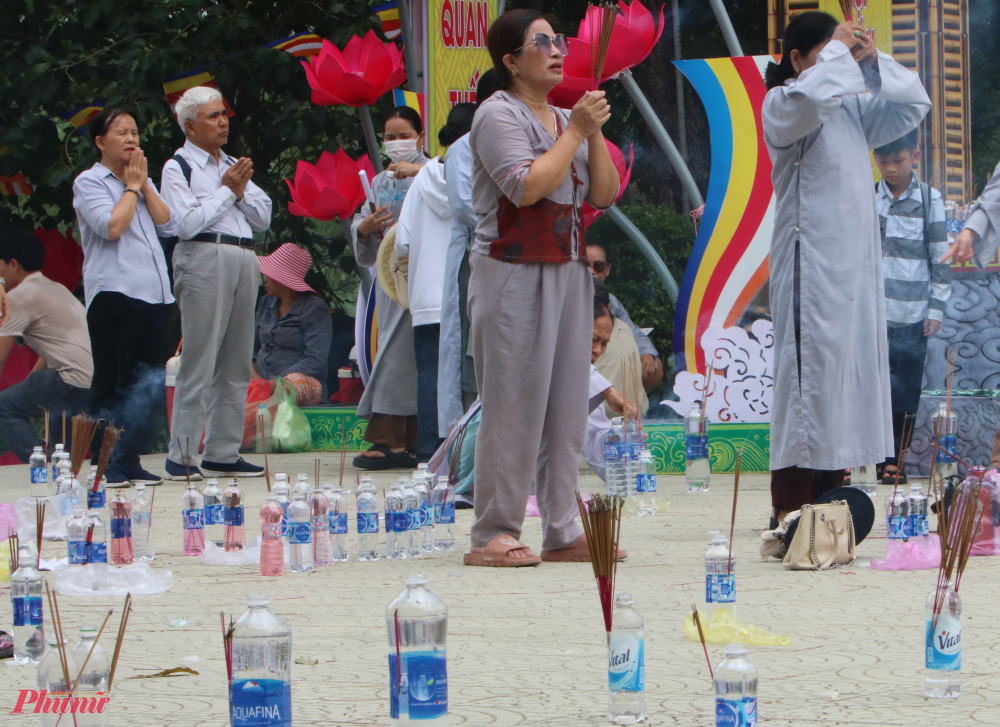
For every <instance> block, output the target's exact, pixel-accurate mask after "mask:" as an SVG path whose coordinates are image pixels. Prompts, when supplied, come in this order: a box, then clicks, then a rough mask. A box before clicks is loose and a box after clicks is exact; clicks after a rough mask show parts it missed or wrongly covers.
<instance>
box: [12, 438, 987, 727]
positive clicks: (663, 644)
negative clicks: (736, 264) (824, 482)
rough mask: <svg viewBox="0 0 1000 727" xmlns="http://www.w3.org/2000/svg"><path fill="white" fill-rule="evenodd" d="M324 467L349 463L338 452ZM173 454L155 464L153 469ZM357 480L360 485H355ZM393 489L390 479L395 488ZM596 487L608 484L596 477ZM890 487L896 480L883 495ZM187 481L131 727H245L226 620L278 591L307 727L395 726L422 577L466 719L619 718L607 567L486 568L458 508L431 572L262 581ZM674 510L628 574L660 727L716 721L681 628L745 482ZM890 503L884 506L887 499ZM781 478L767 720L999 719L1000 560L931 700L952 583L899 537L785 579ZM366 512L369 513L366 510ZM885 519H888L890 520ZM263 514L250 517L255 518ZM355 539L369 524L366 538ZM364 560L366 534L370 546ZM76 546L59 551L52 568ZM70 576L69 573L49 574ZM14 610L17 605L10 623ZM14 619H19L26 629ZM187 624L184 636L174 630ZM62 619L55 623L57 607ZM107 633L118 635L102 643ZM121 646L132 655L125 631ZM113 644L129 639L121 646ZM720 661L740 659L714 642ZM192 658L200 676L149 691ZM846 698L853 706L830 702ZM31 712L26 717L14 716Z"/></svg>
mask: <svg viewBox="0 0 1000 727" xmlns="http://www.w3.org/2000/svg"><path fill="white" fill-rule="evenodd" d="M323 462H324V473H326V472H331V473H332V472H333V471H334V465H335V462H334V457H332V456H325V457H324V458H323ZM161 464H162V455H160V456H155V457H150V458H147V460H146V465H147V467H149V468H151V469H153V468H155V467H157V466H159V465H161ZM271 465H272V469H273V470H275V471H277V470H284V471H287V472H290V473H295V472H298V471H302V472H312V471H313V460H312V457H311V456H306V455H301V456H294V455H285V456H282V457H277V456H276V457H273V458H271ZM354 475H355V473H354V471H353V470H351V471H349V474H348V476H347V479H349V480H350V481H351V482H353V481H354ZM395 477H398V473H397V474H396V475H394V476H392V477H390V476H388V475H386V476H381V477H377V478H376V484H377V485H379V486H381V485H382V484H387V483H388V482H389V481H390V480H391V479H394V478H395ZM27 480H28V471H27V468H26V467H4V468H2V469H0V493H2V499H3V500H4V501H5V502H12V501H13V500H14V499H15V498H16V497H21V496H24V495H26V494H27V486H26V485H25V484H24V483H25V482H27ZM581 482H582V484H583V487H584V489H588V490H592V491H597V489H598V487H599V481H598V480H597V478H596V477H594V476H592V475H588V476H586V477H583V478H582V479H581ZM246 489H247V493H248V497H247V504H248V508H257V507H259V506H260V505H261V504H262V502H263V500H264V491H265V487H264V483H263V481H259V482H253V481H247V482H246ZM881 489H882V490H888V488H881ZM182 490H183V486H182V485H180V484H166V485H164V486H162V487H160V488H158V490H157V493H158V494H157V495H156V499H155V514H154V521H153V522H154V525H153V531H154V537H155V540H156V546H157V552H158V553H159V555H158V556H157V559H156V564H155V566H156V568H158V569H169V570H171V571H173V573H174V586H173V588H172V590H170V591H169V592H167V593H165V594H161V595H157V596H146V597H141V596H140V597H137V598H136V599H135V603H134V609H135V611H134V613H133V615H132V617H131V620H130V622H129V630H128V634H127V638H126V641H125V645H124V648H123V653H122V657H121V662H120V664H119V667H118V675H117V676H116V679H115V687H114V694H113V701H112V708H113V712H112V715H111V724H112V725H116V726H119V725H121V726H129V727H130V726H133V725H135V726H143V727H145V726H146V725H153V724H156V725H164V727H193V726H195V725H211V726H212V727H221V726H222V725H225V724H228V718H227V697H226V682H225V662H224V659H223V653H222V644H221V637H220V627H219V617H218V613H219V611H220V610H224V611H226V612H227V613H232V614H233V615H234V616H237V617H238V616H239V615H240V614H241V613H242V612H243V611H244V608H245V597H246V595H247V594H248V593H251V592H257V591H266V592H267V593H269V594H270V596H271V598H272V605H271V607H272V609H273V610H274V612H275V613H277V614H278V615H279V616H281V617H282V618H283V619H285V620H286V621H287V622H288V623H289V624H290V625H291V628H292V632H293V638H294V647H293V648H294V654H295V656H297V657H298V656H306V657H312V658H313V659H318V660H319V663H318V664H317V665H315V666H305V665H298V664H296V665H294V666H293V667H292V678H293V681H294V684H293V711H294V715H295V723H296V724H297V725H388V724H389V719H388V674H387V665H386V651H387V638H386V631H385V625H384V618H383V613H384V609H385V606H386V605H387V604H388V603H389V602H390V601H391V600H392V599H393V598H394V597H395V596H396V595H398V593H399V592H400V591H401V590H402V588H403V582H402V578H403V577H404V576H405V575H406V574H407V573H411V572H415V571H416V572H422V573H424V574H426V576H427V578H428V580H429V587H430V588H431V589H432V590H433V591H434V592H435V593H436V594H437V595H438V596H440V597H441V598H442V599H443V600H444V601H445V602H446V603H447V604H448V607H449V616H450V619H449V634H448V655H449V664H448V671H449V682H450V690H449V692H450V694H449V700H450V704H451V724H452V725H475V726H476V727H481V726H487V725H489V726H493V725H495V726H497V727H512V726H514V725H518V726H520V725H526V726H527V725H553V726H564V725H565V726H567V727H569V726H577V725H600V724H604V723H606V721H605V719H604V713H605V707H606V704H607V692H606V685H607V681H606V661H605V659H606V657H605V646H604V644H605V637H604V633H603V622H602V620H601V615H600V608H599V601H598V597H597V590H596V588H595V585H594V581H593V575H592V572H591V570H590V566H589V565H588V564H559V565H552V564H543V565H542V566H540V567H538V568H527V569H503V570H498V569H486V568H466V567H464V566H462V564H461V552H462V550H464V549H465V548H466V547H467V546H468V530H469V525H470V524H471V521H472V517H471V513H470V511H468V510H462V511H459V513H458V522H459V533H460V541H459V544H460V549H459V552H458V553H457V554H449V555H436V556H434V557H430V558H427V559H426V560H423V561H420V562H412V561H405V562H398V561H385V560H382V561H379V562H377V563H358V562H356V561H355V560H353V559H352V560H351V561H350V562H349V563H346V564H342V565H338V566H335V567H330V568H324V569H322V570H319V571H317V572H314V573H312V574H309V575H297V574H288V575H286V576H284V577H282V578H276V579H264V578H262V577H261V576H260V575H259V573H258V572H256V569H254V568H250V567H245V568H223V567H216V568H210V567H207V566H205V565H203V564H202V563H201V561H200V560H199V559H197V558H187V557H185V556H183V555H182V549H181V530H180V527H179V526H180V517H179V513H178V509H179V500H180V496H181V492H182ZM660 491H661V496H662V497H663V498H664V499H666V500H669V501H670V507H669V510H668V512H666V513H661V514H659V515H657V516H656V517H653V518H642V519H639V518H635V517H631V518H628V519H627V520H626V521H625V522H623V526H622V531H623V535H622V544H623V546H624V547H625V548H627V549H628V550H629V552H630V557H629V559H628V561H627V562H625V563H624V564H622V566H621V567H620V568H619V571H618V590H619V592H623V591H631V592H632V593H633V594H635V598H636V603H637V607H638V609H639V610H640V612H641V613H642V615H643V616H644V618H645V621H646V689H647V691H646V699H647V702H648V705H649V712H650V716H649V718H648V720H647V722H646V724H649V725H689V726H695V725H706V726H708V725H713V724H714V706H713V694H712V690H711V684H710V681H709V678H708V672H707V669H706V666H705V660H704V656H703V654H702V651H701V646H700V645H698V644H695V643H693V642H691V641H688V640H687V639H686V638H685V637H684V636H683V634H682V633H681V621H682V619H683V618H684V616H685V615H686V613H687V612H688V610H689V606H690V604H691V603H692V602H695V601H697V602H699V603H700V602H701V600H702V599H703V597H704V586H703V583H704V581H703V572H704V571H703V556H704V552H705V550H706V549H707V548H708V544H709V540H708V535H707V531H708V530H710V529H724V528H725V527H727V526H728V523H729V513H730V507H731V502H732V491H733V485H732V477H722V476H720V477H718V478H716V479H715V481H714V482H713V485H712V489H711V491H710V492H709V493H706V494H702V495H687V494H686V493H684V492H683V479H682V478H680V477H662V478H661V479H660ZM885 494H886V493H885V492H882V493H880V498H879V499H880V501H881V500H884V499H885ZM768 507H769V495H768V488H767V479H766V477H763V476H759V475H758V476H748V477H744V478H743V480H742V483H741V492H740V498H739V512H738V516H737V523H736V535H735V553H736V557H737V559H738V581H737V592H738V594H739V609H740V614H741V616H742V617H743V618H744V619H745V620H747V621H749V622H752V623H756V624H758V625H760V626H763V627H766V628H769V629H772V630H774V631H777V632H780V633H787V634H790V635H791V637H792V646H790V647H773V648H751V649H750V654H749V656H750V658H751V660H752V661H753V662H754V663H755V664H756V665H757V667H758V668H759V670H760V690H759V692H760V694H759V714H760V721H761V723H762V724H769V725H776V726H777V725H796V727H799V726H801V725H813V724H815V725H824V726H826V725H878V726H884V725H907V726H909V725H916V724H931V723H932V721H933V723H936V724H939V725H947V726H948V727H954V726H958V725H979V724H983V725H986V724H989V725H996V724H998V723H1000V711H998V705H1000V688H998V686H997V684H996V683H994V681H993V676H994V675H995V674H996V673H997V671H998V668H1000V650H998V646H997V638H996V634H997V632H998V626H1000V624H998V618H997V616H996V615H995V612H996V609H995V606H994V604H995V603H996V598H997V596H998V595H1000V587H998V578H997V575H998V571H997V568H998V564H1000V561H997V560H996V559H992V558H976V559H974V560H973V562H972V563H971V564H970V565H969V567H968V570H967V573H966V576H965V579H964V580H963V581H962V595H963V598H964V603H965V614H966V615H965V624H964V629H965V634H964V639H963V641H964V643H965V649H964V654H963V666H964V669H963V672H962V676H963V679H964V685H963V692H962V695H961V697H960V698H959V699H958V700H955V701H949V702H933V703H932V702H929V701H927V700H925V699H924V698H923V696H922V695H923V689H922V686H923V629H924V621H923V609H924V599H925V598H926V596H927V594H928V593H929V592H930V590H931V588H932V587H933V583H934V578H935V574H934V572H933V571H919V572H893V573H886V572H880V571H872V570H870V569H869V568H866V567H864V565H865V564H866V563H867V562H868V560H869V559H870V558H871V557H873V556H881V555H884V549H885V540H884V535H885V529H884V525H880V524H876V528H875V530H874V531H873V533H872V536H871V537H870V538H869V539H868V540H866V541H865V542H864V543H863V544H862V545H861V546H860V547H859V555H860V556H861V557H860V558H859V560H858V563H857V564H856V565H855V566H854V567H852V568H850V569H849V570H846V571H833V572H826V573H811V572H785V571H784V570H783V569H782V567H781V565H780V564H778V563H764V562H761V561H760V559H759V557H758V556H757V547H758V542H759V532H758V529H759V528H760V527H761V526H762V525H763V524H766V517H767V511H768ZM352 512H353V510H352ZM877 519H878V518H877ZM249 520H251V518H249V517H248V521H249ZM352 529H353V526H352ZM523 540H524V541H525V542H526V543H528V544H530V545H533V546H536V548H537V547H538V546H539V545H540V542H541V537H540V523H539V520H538V519H537V518H528V519H527V521H526V524H525V532H524V535H523ZM352 548H353V536H352ZM64 553H65V550H64V546H63V545H62V544H55V543H51V544H47V545H46V546H45V548H44V549H43V556H44V557H53V556H55V555H57V554H59V555H62V554H64ZM47 577H49V578H51V576H47ZM60 600H61V608H60V610H61V612H62V617H63V619H64V622H65V623H66V627H67V629H69V628H74V629H75V627H77V626H79V625H80V624H82V623H85V622H95V621H97V622H99V621H100V619H101V618H102V617H103V613H104V612H106V610H107V608H108V607H109V606H110V607H114V608H115V609H116V615H115V616H113V617H112V622H113V623H114V624H117V620H118V613H119V612H118V611H117V609H119V608H120V607H121V600H122V599H116V600H114V601H112V600H107V599H70V598H62V599H60ZM0 613H3V612H2V611H0ZM9 618H10V617H9V615H0V627H2V628H7V627H8V626H9ZM181 618H186V619H187V621H188V623H187V625H186V626H185V627H184V628H183V629H176V628H171V627H170V626H169V624H170V622H171V621H174V620H175V619H181ZM46 619H48V614H47V609H46ZM102 641H104V639H102ZM107 643H110V644H112V645H113V637H112V638H110V639H108V641H107ZM109 648H110V647H109ZM709 651H710V654H711V656H712V660H713V662H714V663H717V662H718V661H720V660H721V658H722V647H721V646H712V647H710V649H709ZM191 655H195V656H197V657H198V659H199V661H198V662H197V663H196V664H190V666H193V667H194V668H195V669H196V670H197V671H198V672H200V675H199V676H183V677H176V678H169V679H141V680H140V679H130V677H133V676H137V675H141V674H150V673H153V672H155V671H159V670H162V669H168V668H171V667H175V666H181V665H184V664H185V662H184V661H182V660H183V658H184V657H186V656H191ZM0 673H2V675H3V682H2V683H3V687H2V690H0V694H2V695H3V696H2V699H3V703H2V704H0V715H3V716H0V724H2V725H33V724H36V720H37V719H38V718H37V717H35V716H33V715H32V716H29V715H23V716H15V715H9V714H8V712H9V710H10V709H12V708H13V703H14V700H15V698H16V694H17V692H16V690H17V689H19V688H33V687H34V685H35V675H34V669H32V668H29V667H16V668H15V667H11V668H9V669H8V668H2V672H0ZM831 692H838V693H839V696H838V697H837V698H836V699H832V698H830V696H822V695H823V694H824V693H831ZM8 704H9V705H11V706H9V707H8V706H7V705H8Z"/></svg>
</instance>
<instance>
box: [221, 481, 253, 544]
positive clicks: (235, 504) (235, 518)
mask: <svg viewBox="0 0 1000 727" xmlns="http://www.w3.org/2000/svg"><path fill="white" fill-rule="evenodd" d="M222 521H223V523H225V527H226V535H225V548H226V551H227V552H229V551H237V550H244V549H245V548H246V547H247V535H246V528H245V527H244V524H243V523H244V517H243V490H241V489H240V483H239V482H237V481H236V480H229V483H228V484H227V485H226V491H225V492H223V493H222Z"/></svg>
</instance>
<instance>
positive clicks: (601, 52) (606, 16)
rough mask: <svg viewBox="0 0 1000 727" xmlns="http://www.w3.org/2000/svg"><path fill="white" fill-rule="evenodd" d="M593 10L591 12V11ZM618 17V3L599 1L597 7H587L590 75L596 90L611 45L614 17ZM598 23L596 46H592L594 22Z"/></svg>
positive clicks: (610, 0) (607, 0) (606, 0)
mask: <svg viewBox="0 0 1000 727" xmlns="http://www.w3.org/2000/svg"><path fill="white" fill-rule="evenodd" d="M591 8H593V10H591ZM617 15H618V3H616V2H612V0H601V2H600V3H599V4H598V5H589V6H588V7H587V16H588V18H589V22H590V75H591V77H592V78H593V80H594V88H595V89H596V88H597V86H598V84H600V82H601V76H602V75H603V74H604V62H605V60H606V59H607V56H608V46H610V45H611V33H612V32H613V31H614V29H615V17H616V16H617ZM595 20H597V21H598V22H599V27H598V29H597V30H598V32H597V34H596V37H597V39H598V40H597V45H596V46H595V45H594V38H595V33H594V22H595Z"/></svg>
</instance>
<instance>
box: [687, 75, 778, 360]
mask: <svg viewBox="0 0 1000 727" xmlns="http://www.w3.org/2000/svg"><path fill="white" fill-rule="evenodd" d="M772 60H774V59H773V58H772V57H771V56H747V57H743V58H712V59H708V60H692V61H676V62H675V64H676V66H677V67H678V68H679V69H680V70H681V72H682V73H683V74H684V75H685V76H687V79H688V80H689V81H690V82H691V84H692V85H693V86H694V87H695V90H696V91H697V92H698V96H699V97H700V98H701V101H702V103H703V104H704V106H705V112H706V114H707V115H708V124H709V130H710V132H711V141H712V168H711V173H710V176H709V182H708V194H707V195H706V198H705V213H704V215H703V216H702V219H701V226H700V228H699V230H698V237H697V239H696V240H695V245H694V250H693V252H692V253H691V257H690V259H689V260H688V264H687V269H686V270H685V272H684V280H683V281H682V283H681V286H680V288H681V289H680V295H679V297H678V300H677V310H676V314H675V317H674V354H675V358H676V364H677V368H678V370H682V371H683V370H686V371H689V372H691V373H704V372H705V355H704V352H703V351H702V350H701V346H700V344H699V342H700V341H701V337H702V334H703V333H704V332H705V330H706V329H707V328H708V327H709V326H710V325H719V326H722V327H724V328H728V327H731V326H735V325H736V323H737V322H738V321H739V320H740V317H741V316H742V315H743V312H744V311H745V310H746V307H747V305H748V304H749V303H750V302H751V301H752V300H753V298H754V296H755V295H757V293H758V292H759V291H760V289H761V287H762V286H763V285H764V283H765V282H767V278H768V253H769V251H770V247H771V231H772V229H773V227H774V189H773V188H772V186H771V159H770V157H769V156H768V153H767V148H766V147H765V146H764V135H763V128H762V126H761V118H760V112H761V106H762V104H763V102H764V95H765V93H766V88H765V87H764V81H763V74H764V68H766V66H767V64H768V63H769V62H770V61H772Z"/></svg>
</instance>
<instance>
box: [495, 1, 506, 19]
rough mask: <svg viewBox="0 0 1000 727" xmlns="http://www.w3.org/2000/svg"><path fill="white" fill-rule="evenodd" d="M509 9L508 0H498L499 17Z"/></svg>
mask: <svg viewBox="0 0 1000 727" xmlns="http://www.w3.org/2000/svg"><path fill="white" fill-rule="evenodd" d="M506 9H507V0H497V17H498V18H499V17H500V16H501V15H503V13H504V11H505V10H506Z"/></svg>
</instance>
